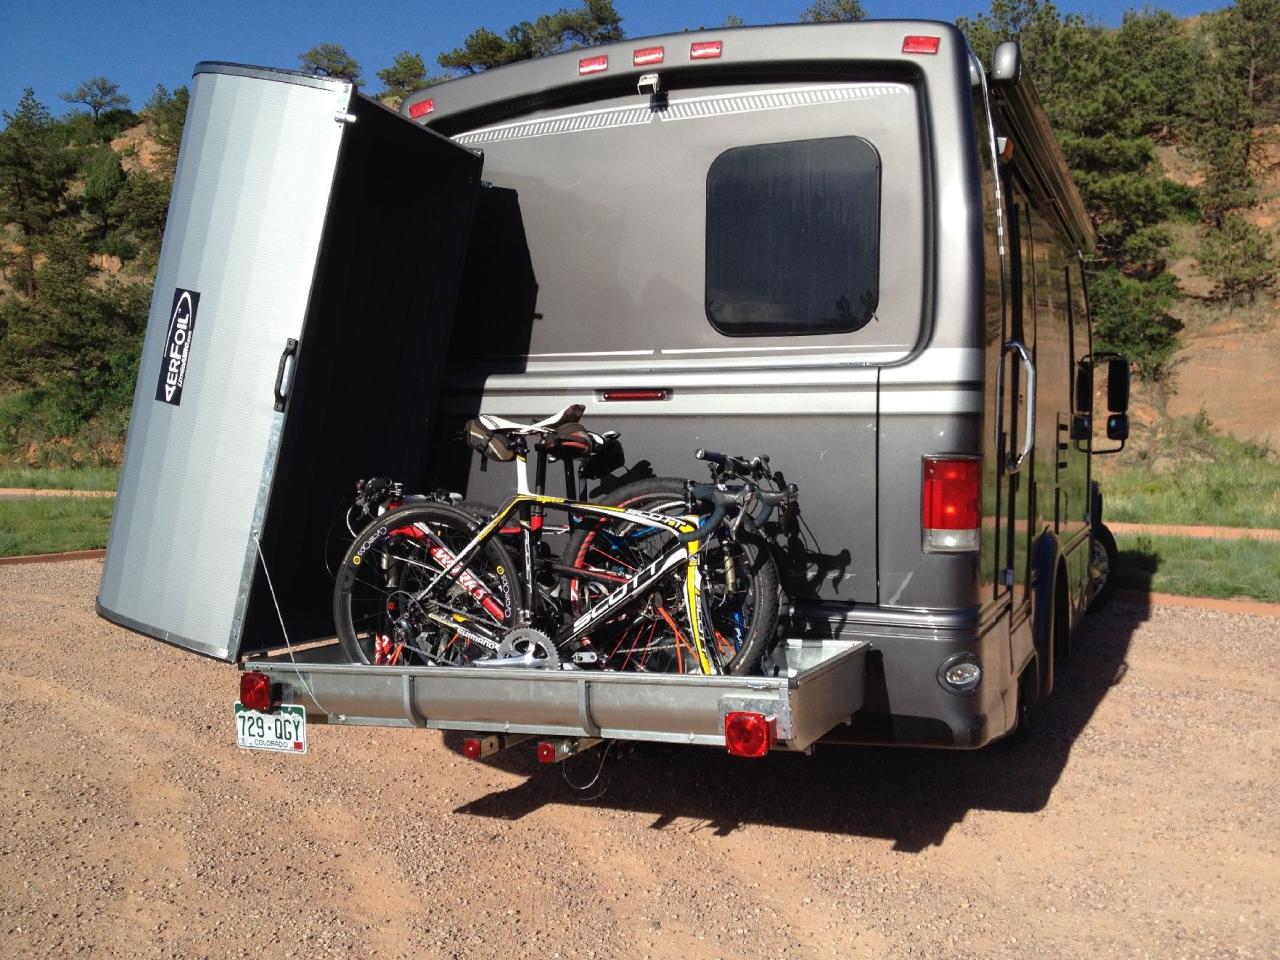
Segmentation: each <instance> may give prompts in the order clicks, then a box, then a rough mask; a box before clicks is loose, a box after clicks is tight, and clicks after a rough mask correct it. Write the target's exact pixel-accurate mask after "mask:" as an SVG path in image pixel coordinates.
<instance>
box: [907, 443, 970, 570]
mask: <svg viewBox="0 0 1280 960" xmlns="http://www.w3.org/2000/svg"><path fill="white" fill-rule="evenodd" d="M921 490H922V498H921V499H922V503H921V508H920V526H921V533H922V539H921V545H922V547H923V548H924V552H925V553H967V552H969V551H973V550H977V549H978V547H979V545H980V544H981V538H982V460H981V459H980V458H978V457H925V458H924V472H923V478H922V480H921Z"/></svg>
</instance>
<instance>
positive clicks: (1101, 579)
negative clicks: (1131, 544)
mask: <svg viewBox="0 0 1280 960" xmlns="http://www.w3.org/2000/svg"><path fill="white" fill-rule="evenodd" d="M1119 554H1120V552H1119V550H1117V549H1116V538H1115V537H1114V536H1112V534H1111V531H1110V530H1108V529H1107V527H1106V525H1105V524H1101V523H1100V524H1098V525H1097V526H1096V527H1094V528H1093V551H1092V553H1091V554H1090V555H1089V579H1090V581H1092V583H1093V585H1094V587H1093V599H1092V600H1090V601H1089V613H1093V612H1094V611H1095V610H1101V609H1102V608H1103V607H1105V606H1106V605H1107V601H1108V600H1110V599H1111V593H1112V591H1113V590H1114V589H1115V569H1116V560H1117V558H1118V557H1119Z"/></svg>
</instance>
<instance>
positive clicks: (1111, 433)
mask: <svg viewBox="0 0 1280 960" xmlns="http://www.w3.org/2000/svg"><path fill="white" fill-rule="evenodd" d="M1107 439H1108V440H1119V441H1120V442H1121V443H1123V442H1124V441H1125V440H1128V439H1129V415H1128V414H1127V413H1113V414H1111V416H1109V417H1107Z"/></svg>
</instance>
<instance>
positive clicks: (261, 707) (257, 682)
mask: <svg viewBox="0 0 1280 960" xmlns="http://www.w3.org/2000/svg"><path fill="white" fill-rule="evenodd" d="M240 702H241V703H242V704H244V705H245V706H246V707H248V708H249V709H250V710H257V711H258V712H259V713H266V712H267V711H268V710H270V709H271V678H270V677H268V676H267V675H266V674H265V673H258V672H257V671H251V672H249V673H242V674H240Z"/></svg>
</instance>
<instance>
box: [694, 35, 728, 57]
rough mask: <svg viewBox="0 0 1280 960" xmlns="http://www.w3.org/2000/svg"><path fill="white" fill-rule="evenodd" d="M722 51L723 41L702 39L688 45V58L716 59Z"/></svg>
mask: <svg viewBox="0 0 1280 960" xmlns="http://www.w3.org/2000/svg"><path fill="white" fill-rule="evenodd" d="M723 52H724V41H722V40H703V41H701V42H699V43H692V44H690V45H689V59H690V60H716V59H719V57H720V54H721V53H723Z"/></svg>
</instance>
